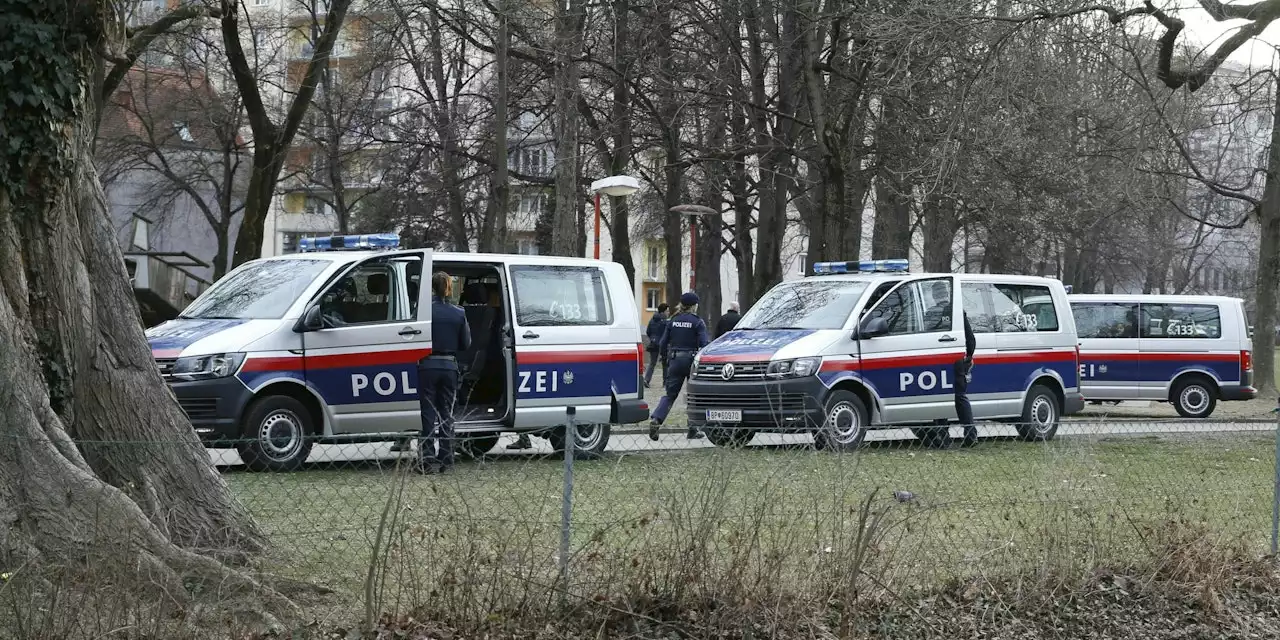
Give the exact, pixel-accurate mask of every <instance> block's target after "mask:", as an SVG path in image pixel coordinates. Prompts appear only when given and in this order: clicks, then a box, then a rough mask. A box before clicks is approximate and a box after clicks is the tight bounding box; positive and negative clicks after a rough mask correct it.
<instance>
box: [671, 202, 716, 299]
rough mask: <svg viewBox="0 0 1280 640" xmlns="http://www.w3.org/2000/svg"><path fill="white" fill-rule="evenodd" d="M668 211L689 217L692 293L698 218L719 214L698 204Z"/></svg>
mask: <svg viewBox="0 0 1280 640" xmlns="http://www.w3.org/2000/svg"><path fill="white" fill-rule="evenodd" d="M668 211H670V212H671V213H674V214H676V215H682V216H689V290H690V291H692V290H693V289H694V284H695V282H694V281H695V279H696V277H697V273H698V262H697V257H696V256H697V252H698V218H699V217H701V216H714V215H718V214H719V213H720V212H719V211H716V210H715V209H712V208H711V207H704V206H702V205H700V204H678V205H676V206H674V207H671V208H670V209H668Z"/></svg>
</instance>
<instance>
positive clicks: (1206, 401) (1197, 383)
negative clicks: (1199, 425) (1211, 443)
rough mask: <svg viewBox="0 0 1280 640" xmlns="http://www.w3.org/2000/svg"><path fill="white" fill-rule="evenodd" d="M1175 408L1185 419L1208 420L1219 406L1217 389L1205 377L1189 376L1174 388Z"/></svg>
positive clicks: (1172, 397) (1172, 396) (1172, 395)
mask: <svg viewBox="0 0 1280 640" xmlns="http://www.w3.org/2000/svg"><path fill="white" fill-rule="evenodd" d="M1170 399H1171V400H1172V401H1173V408H1174V409H1177V410H1178V415H1180V416H1182V417H1184V418H1198V419H1202V420H1203V419H1204V418H1208V417H1209V416H1210V415H1212V414H1213V410H1214V409H1215V408H1216V407H1217V406H1218V393H1217V388H1216V387H1215V386H1214V384H1213V383H1212V382H1210V381H1209V380H1208V379H1207V378H1205V377H1204V376H1198V375H1193V376H1187V377H1185V378H1183V379H1182V380H1180V381H1179V382H1178V384H1177V386H1175V387H1174V388H1173V393H1172V394H1171V396H1170Z"/></svg>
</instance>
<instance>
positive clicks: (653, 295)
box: [644, 287, 662, 311]
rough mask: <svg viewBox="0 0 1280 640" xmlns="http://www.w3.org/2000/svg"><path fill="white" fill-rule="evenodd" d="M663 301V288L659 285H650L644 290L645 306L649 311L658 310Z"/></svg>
mask: <svg viewBox="0 0 1280 640" xmlns="http://www.w3.org/2000/svg"><path fill="white" fill-rule="evenodd" d="M661 303H662V289H659V288H658V287H650V288H648V289H645V290H644V308H645V309H648V310H649V311H657V310H658V305H659V304H661Z"/></svg>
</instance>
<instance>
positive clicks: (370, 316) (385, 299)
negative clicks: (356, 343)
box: [320, 260, 413, 327]
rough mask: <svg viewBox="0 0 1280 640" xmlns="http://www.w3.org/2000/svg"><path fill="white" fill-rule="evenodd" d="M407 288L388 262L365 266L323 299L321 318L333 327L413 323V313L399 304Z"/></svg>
mask: <svg viewBox="0 0 1280 640" xmlns="http://www.w3.org/2000/svg"><path fill="white" fill-rule="evenodd" d="M404 284H405V283H404V282H403V281H402V278H400V277H398V275H397V274H396V273H395V269H393V268H392V265H391V264H389V263H388V262H387V261H385V260H377V261H371V262H368V263H365V264H362V265H360V266H359V267H357V268H356V270H355V271H352V272H351V273H349V274H347V275H345V276H343V277H342V279H341V280H338V281H337V282H336V283H334V285H333V286H332V287H330V288H329V290H328V291H326V292H325V294H324V296H322V297H321V299H320V313H321V317H322V318H324V320H325V324H326V326H329V327H341V326H346V325H353V324H373V323H377V322H398V321H404V320H409V319H411V318H412V317H413V316H412V315H411V314H410V313H409V309H406V308H401V305H400V304H399V302H398V301H399V300H400V298H399V293H398V291H399V289H398V288H399V287H403V286H404ZM393 287H396V289H393Z"/></svg>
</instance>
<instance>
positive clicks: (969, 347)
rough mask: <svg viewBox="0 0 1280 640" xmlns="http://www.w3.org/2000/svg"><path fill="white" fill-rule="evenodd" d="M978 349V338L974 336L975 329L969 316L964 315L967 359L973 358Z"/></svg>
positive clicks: (965, 353)
mask: <svg viewBox="0 0 1280 640" xmlns="http://www.w3.org/2000/svg"><path fill="white" fill-rule="evenodd" d="M977 348H978V337H977V336H975V335H973V327H972V326H971V325H970V324H969V314H967V313H966V314H964V355H965V357H967V358H972V357H973V351H974V349H977Z"/></svg>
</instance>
